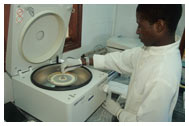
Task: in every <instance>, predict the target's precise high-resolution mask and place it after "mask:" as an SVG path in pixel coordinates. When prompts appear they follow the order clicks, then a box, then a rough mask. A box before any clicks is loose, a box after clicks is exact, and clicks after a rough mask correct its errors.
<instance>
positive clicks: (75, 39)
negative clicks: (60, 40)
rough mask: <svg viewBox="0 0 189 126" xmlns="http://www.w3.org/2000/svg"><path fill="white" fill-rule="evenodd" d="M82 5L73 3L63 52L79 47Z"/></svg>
mask: <svg viewBox="0 0 189 126" xmlns="http://www.w3.org/2000/svg"><path fill="white" fill-rule="evenodd" d="M81 24H82V5H81V4H74V5H73V12H72V14H71V18H70V23H69V29H68V32H69V33H68V37H67V38H66V41H65V45H64V52H67V51H70V50H73V49H77V48H80V47H81V26H82V25H81Z"/></svg>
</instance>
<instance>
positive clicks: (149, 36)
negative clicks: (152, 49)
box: [136, 13, 157, 46]
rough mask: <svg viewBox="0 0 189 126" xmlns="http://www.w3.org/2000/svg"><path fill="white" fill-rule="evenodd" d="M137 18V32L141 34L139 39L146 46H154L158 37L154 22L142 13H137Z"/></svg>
mask: <svg viewBox="0 0 189 126" xmlns="http://www.w3.org/2000/svg"><path fill="white" fill-rule="evenodd" d="M136 18H137V24H138V27H137V30H136V33H137V34H138V35H139V39H140V40H141V42H143V43H144V45H145V46H153V45H154V43H155V42H156V41H155V40H156V37H157V36H156V30H155V26H154V24H150V23H149V22H148V21H147V20H145V19H143V18H142V17H141V14H140V13H137V15H136Z"/></svg>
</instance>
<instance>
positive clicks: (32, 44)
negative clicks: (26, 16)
mask: <svg viewBox="0 0 189 126" xmlns="http://www.w3.org/2000/svg"><path fill="white" fill-rule="evenodd" d="M65 31H66V30H65V26H64V22H63V20H62V18H61V17H60V16H59V15H57V14H56V13H54V12H46V11H45V12H42V13H39V14H38V15H36V17H35V18H32V19H31V20H29V21H28V22H27V23H26V25H25V26H24V28H23V30H22V32H21V37H20V43H19V51H20V53H21V55H22V56H23V57H24V59H25V60H27V61H28V62H31V63H41V62H44V61H46V60H48V59H49V58H51V57H52V56H53V55H54V54H55V53H56V52H57V51H58V49H59V48H60V47H61V44H62V42H63V39H64V34H65Z"/></svg>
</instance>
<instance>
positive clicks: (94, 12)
mask: <svg viewBox="0 0 189 126" xmlns="http://www.w3.org/2000/svg"><path fill="white" fill-rule="evenodd" d="M114 8H115V5H111V4H109V5H106V4H104V5H99V4H98V5H94V4H93V5H92V4H91V5H88V4H83V17H82V37H81V48H79V49H76V50H73V51H69V52H66V53H64V54H63V58H66V57H69V56H71V57H75V58H78V57H80V56H81V55H82V54H83V53H85V52H88V51H91V50H93V49H95V47H96V46H98V45H101V46H105V44H106V41H107V39H108V38H109V37H110V36H111V34H112V26H113V25H112V23H113V17H114V12H115V11H114V10H115V9H114Z"/></svg>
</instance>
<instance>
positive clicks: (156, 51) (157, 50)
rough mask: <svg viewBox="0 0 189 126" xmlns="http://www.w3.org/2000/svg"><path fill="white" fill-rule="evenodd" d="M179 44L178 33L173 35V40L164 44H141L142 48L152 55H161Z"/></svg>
mask: <svg viewBox="0 0 189 126" xmlns="http://www.w3.org/2000/svg"><path fill="white" fill-rule="evenodd" d="M179 45H180V37H179V36H178V35H176V36H175V42H174V43H172V44H169V45H165V46H150V47H146V46H143V47H142V48H143V50H144V51H145V52H147V53H149V54H152V55H163V54H165V53H167V52H170V51H171V50H175V49H178V48H179Z"/></svg>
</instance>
